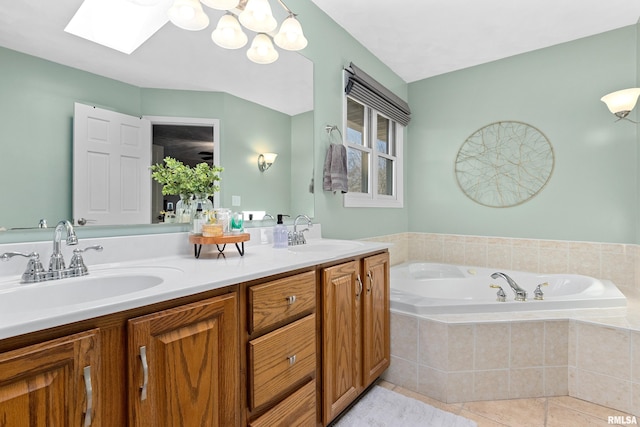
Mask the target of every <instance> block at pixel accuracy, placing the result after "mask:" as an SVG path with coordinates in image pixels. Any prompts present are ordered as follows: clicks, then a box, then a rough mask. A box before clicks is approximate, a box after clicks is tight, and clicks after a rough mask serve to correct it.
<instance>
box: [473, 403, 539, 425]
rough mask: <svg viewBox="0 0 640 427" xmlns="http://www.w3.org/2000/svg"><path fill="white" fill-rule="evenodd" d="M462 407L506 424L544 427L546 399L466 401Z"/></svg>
mask: <svg viewBox="0 0 640 427" xmlns="http://www.w3.org/2000/svg"><path fill="white" fill-rule="evenodd" d="M463 409H464V410H466V411H469V412H473V413H475V414H478V415H481V416H483V417H485V418H488V419H490V420H493V421H497V422H499V423H502V424H506V425H508V426H518V427H544V422H545V409H546V399H545V398H536V399H511V400H491V401H481V402H468V403H465V404H464V405H463Z"/></svg>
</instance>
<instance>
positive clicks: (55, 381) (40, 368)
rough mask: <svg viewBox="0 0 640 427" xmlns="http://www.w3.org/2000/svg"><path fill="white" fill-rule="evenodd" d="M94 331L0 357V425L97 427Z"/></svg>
mask: <svg viewBox="0 0 640 427" xmlns="http://www.w3.org/2000/svg"><path fill="white" fill-rule="evenodd" d="M99 346H100V339H99V332H98V330H97V329H94V330H91V331H87V332H82V333H79V334H74V335H70V336H68V337H63V338H59V339H56V340H52V341H48V342H45V343H42V344H36V345H32V346H29V347H25V348H21V349H18V350H14V351H9V352H6V353H2V354H0V425H3V426H12V427H23V426H24V427H73V426H78V427H81V426H99V425H100V424H101V420H100V417H99V405H98V403H99V400H98V399H99V397H100V396H99V391H100V387H99V385H98V377H99V357H98V354H99V352H100V348H99Z"/></svg>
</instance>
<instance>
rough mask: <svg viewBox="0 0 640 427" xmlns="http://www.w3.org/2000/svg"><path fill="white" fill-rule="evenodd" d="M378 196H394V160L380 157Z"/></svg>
mask: <svg viewBox="0 0 640 427" xmlns="http://www.w3.org/2000/svg"><path fill="white" fill-rule="evenodd" d="M378 194H383V195H385V196H393V160H390V159H386V158H384V157H378Z"/></svg>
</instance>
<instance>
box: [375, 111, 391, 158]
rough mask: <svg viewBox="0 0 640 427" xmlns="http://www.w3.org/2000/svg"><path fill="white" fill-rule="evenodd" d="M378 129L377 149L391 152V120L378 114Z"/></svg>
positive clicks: (386, 152) (387, 152)
mask: <svg viewBox="0 0 640 427" xmlns="http://www.w3.org/2000/svg"><path fill="white" fill-rule="evenodd" d="M377 119H378V120H377V123H378V129H377V132H376V135H377V136H376V149H377V150H378V151H380V152H383V153H384V154H391V153H390V146H391V144H390V141H389V127H390V126H391V123H390V120H389V119H386V118H384V117H382V116H380V115H378V116H377Z"/></svg>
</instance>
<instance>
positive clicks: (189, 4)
mask: <svg viewBox="0 0 640 427" xmlns="http://www.w3.org/2000/svg"><path fill="white" fill-rule="evenodd" d="M200 3H202V4H204V5H205V6H208V7H210V8H212V9H217V10H225V11H227V13H226V14H225V15H223V16H222V17H221V18H220V20H219V21H218V24H217V25H216V28H215V30H213V33H211V39H212V40H213V42H214V43H215V44H217V45H218V46H220V47H223V48H225V49H239V48H241V47H244V46H245V45H246V44H247V42H248V41H249V39H248V37H247V35H246V34H245V33H244V31H243V30H242V27H244V28H246V29H248V30H250V31H253V32H255V33H257V34H256V36H255V37H254V39H253V41H252V43H251V47H250V48H249V50H248V51H247V57H248V58H249V59H250V60H251V61H253V62H255V63H257V64H270V63H272V62H274V61H276V60H277V59H278V56H279V54H278V51H277V50H276V49H275V47H274V46H273V42H272V40H273V41H274V42H275V44H276V45H277V46H278V47H280V48H281V49H285V50H291V51H297V50H301V49H304V48H305V47H306V46H307V43H308V42H307V39H306V38H305V36H304V33H303V31H302V26H301V25H300V22H299V21H298V20H297V19H296V16H297V15H296V14H295V13H293V12H292V11H291V9H289V8H288V7H287V6H286V5H285V4H284V2H283V1H282V0H278V3H280V5H281V6H282V7H283V9H284V10H285V11H286V12H287V14H288V17H287V18H286V19H285V20H284V21H283V22H282V25H281V26H280V30H279V31H278V32H277V33H276V34H275V35H274V34H273V32H274V31H275V30H276V28H277V26H278V23H277V21H276V19H275V18H274V17H273V13H272V10H271V6H270V5H269V0H199V1H198V0H174V3H173V6H172V7H171V8H170V9H169V19H170V20H171V22H173V23H174V24H175V25H177V26H178V27H180V28H183V29H186V30H192V31H197V30H202V29H204V28H206V27H207V26H208V25H209V18H208V17H207V15H206V14H205V13H204V12H203V11H202V7H201V6H200ZM205 18H206V19H205ZM241 24H242V25H241Z"/></svg>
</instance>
